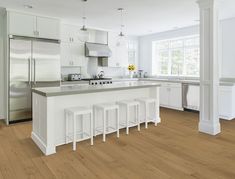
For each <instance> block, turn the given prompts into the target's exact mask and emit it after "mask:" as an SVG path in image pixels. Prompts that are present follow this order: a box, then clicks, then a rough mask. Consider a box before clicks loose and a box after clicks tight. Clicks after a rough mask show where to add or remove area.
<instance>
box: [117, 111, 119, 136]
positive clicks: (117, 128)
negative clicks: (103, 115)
mask: <svg viewBox="0 0 235 179" xmlns="http://www.w3.org/2000/svg"><path fill="white" fill-rule="evenodd" d="M116 119H117V138H119V109H116Z"/></svg>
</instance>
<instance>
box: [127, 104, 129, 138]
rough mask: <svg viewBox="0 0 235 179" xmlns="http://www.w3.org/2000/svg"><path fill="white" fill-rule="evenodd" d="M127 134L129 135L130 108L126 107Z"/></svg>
mask: <svg viewBox="0 0 235 179" xmlns="http://www.w3.org/2000/svg"><path fill="white" fill-rule="evenodd" d="M126 134H127V135H128V134H129V107H128V105H127V106H126Z"/></svg>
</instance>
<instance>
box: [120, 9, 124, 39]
mask: <svg viewBox="0 0 235 179" xmlns="http://www.w3.org/2000/svg"><path fill="white" fill-rule="evenodd" d="M118 11H119V12H120V16H121V25H120V33H119V36H120V37H124V36H125V34H124V33H123V28H124V27H125V25H124V22H123V11H124V9H123V8H118Z"/></svg>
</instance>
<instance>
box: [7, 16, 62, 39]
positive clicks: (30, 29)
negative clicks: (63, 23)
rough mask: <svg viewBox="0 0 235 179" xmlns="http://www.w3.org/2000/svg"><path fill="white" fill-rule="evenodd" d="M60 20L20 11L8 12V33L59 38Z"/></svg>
mask: <svg viewBox="0 0 235 179" xmlns="http://www.w3.org/2000/svg"><path fill="white" fill-rule="evenodd" d="M59 24H60V22H59V20H57V19H52V18H46V17H38V16H34V15H29V14H23V13H18V12H8V33H9V34H11V35H19V36H28V37H39V38H47V39H59V38H60V33H59V31H60V28H59Z"/></svg>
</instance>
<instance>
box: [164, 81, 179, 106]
mask: <svg viewBox="0 0 235 179" xmlns="http://www.w3.org/2000/svg"><path fill="white" fill-rule="evenodd" d="M161 85H162V86H161V87H160V105H161V106H163V107H166V108H172V109H177V110H183V107H182V85H181V83H161Z"/></svg>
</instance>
